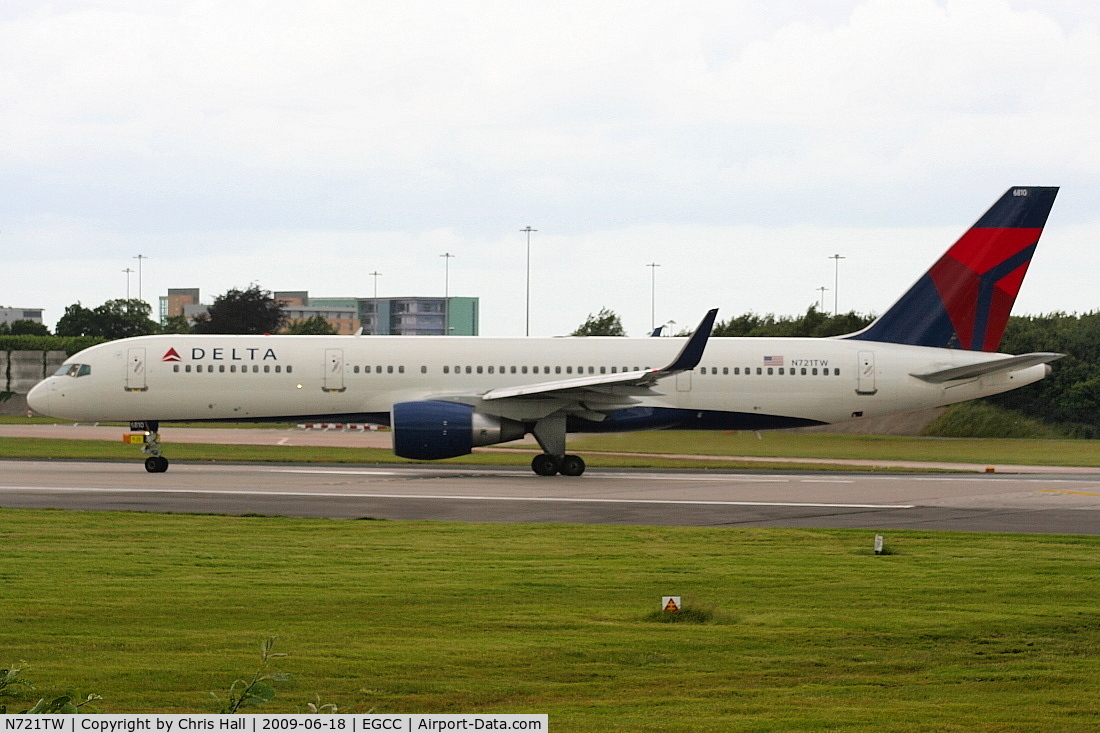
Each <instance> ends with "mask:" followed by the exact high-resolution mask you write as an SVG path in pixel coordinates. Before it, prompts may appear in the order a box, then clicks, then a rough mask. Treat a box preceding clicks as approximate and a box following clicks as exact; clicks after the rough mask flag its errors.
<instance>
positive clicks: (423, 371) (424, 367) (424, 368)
mask: <svg viewBox="0 0 1100 733" xmlns="http://www.w3.org/2000/svg"><path fill="white" fill-rule="evenodd" d="M420 373H421V374H427V373H428V367H427V365H424V364H421V365H420Z"/></svg>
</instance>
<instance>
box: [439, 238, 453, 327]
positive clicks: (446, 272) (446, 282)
mask: <svg viewBox="0 0 1100 733" xmlns="http://www.w3.org/2000/svg"><path fill="white" fill-rule="evenodd" d="M439 256H440V257H442V258H444V259H443V263H444V267H443V335H444V336H450V335H451V258H452V257H454V255H453V254H451V253H450V252H444V253H443V254H441V255H439Z"/></svg>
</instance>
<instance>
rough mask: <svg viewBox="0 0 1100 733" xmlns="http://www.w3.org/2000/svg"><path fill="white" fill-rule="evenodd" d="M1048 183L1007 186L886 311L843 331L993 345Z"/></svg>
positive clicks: (1042, 211) (1039, 222) (1046, 203)
mask: <svg viewBox="0 0 1100 733" xmlns="http://www.w3.org/2000/svg"><path fill="white" fill-rule="evenodd" d="M1057 195H1058V188H1057V187H1055V186H1016V187H1013V188H1010V189H1008V191H1006V192H1005V194H1004V195H1003V196H1001V198H1000V199H999V200H998V201H997V203H995V204H993V206H992V207H991V208H990V209H989V211H987V212H985V214H984V215H983V216H982V218H980V219H978V221H977V222H976V223H975V224H974V226H972V227H971V228H970V230H969V231H967V232H966V234H964V235H963V236H962V237H961V238H960V239H959V241H957V242H955V244H954V246H952V247H951V249H949V250H948V251H947V253H946V254H945V255H944V256H943V257H941V258H940V259H939V261H938V262H936V264H934V265H933V266H932V267H931V269H929V270H928V272H926V273H925V274H924V276H923V277H921V279H920V280H918V281H917V282H916V284H915V285H913V287H912V288H910V289H909V291H908V292H907V293H905V295H903V296H902V297H901V299H900V300H898V302H897V303H895V304H894V305H893V306H892V307H891V308H890V309H889V310H888V311H886V313H884V314H883V315H882V316H880V317H879V318H878V319H877V320H876V321H875V322H874V323H872V324H871V325H870V326H868V327H867V328H865V329H864V330H862V331H860V332H859V333H856V334H853V335H851V336H850V337H849V338H852V339H860V340H864V341H881V342H886V343H895V344H911V345H914V346H934V347H939V348H955V349H966V350H970V351H996V350H997V347H998V345H999V344H1000V342H1001V336H1002V335H1003V334H1004V330H1005V326H1006V325H1007V323H1008V316H1009V312H1010V311H1011V310H1012V304H1013V303H1014V302H1015V301H1016V295H1017V294H1018V293H1019V292H1020V284H1021V283H1022V282H1023V280H1024V275H1025V274H1026V273H1027V266H1028V264H1029V263H1030V262H1031V256H1032V255H1033V254H1034V253H1035V245H1036V244H1038V242H1039V236H1040V235H1041V234H1042V233H1043V226H1044V225H1045V224H1046V220H1047V215H1048V214H1050V209H1051V207H1052V206H1053V205H1054V197H1055V196H1057Z"/></svg>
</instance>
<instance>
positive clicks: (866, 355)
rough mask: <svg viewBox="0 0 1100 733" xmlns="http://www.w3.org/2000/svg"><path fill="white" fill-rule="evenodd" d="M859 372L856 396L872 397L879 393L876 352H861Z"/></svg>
mask: <svg viewBox="0 0 1100 733" xmlns="http://www.w3.org/2000/svg"><path fill="white" fill-rule="evenodd" d="M857 366H858V369H859V371H858V372H857V376H856V380H857V381H856V394H867V395H871V394H874V393H875V392H877V391H878V389H877V388H876V387H875V352H873V351H861V352H859V364H858V365H857Z"/></svg>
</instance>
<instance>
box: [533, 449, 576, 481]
mask: <svg viewBox="0 0 1100 733" xmlns="http://www.w3.org/2000/svg"><path fill="white" fill-rule="evenodd" d="M584 469H585V465H584V459H583V458H581V457H580V456H574V455H563V456H554V455H551V454H549V453H542V454H539V455H537V456H535V457H534V458H532V459H531V470H532V471H534V472H535V473H537V474H538V475H539V476H553V475H554V474H556V473H560V474H561V475H562V476H580V475H581V474H582V473H584Z"/></svg>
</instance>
